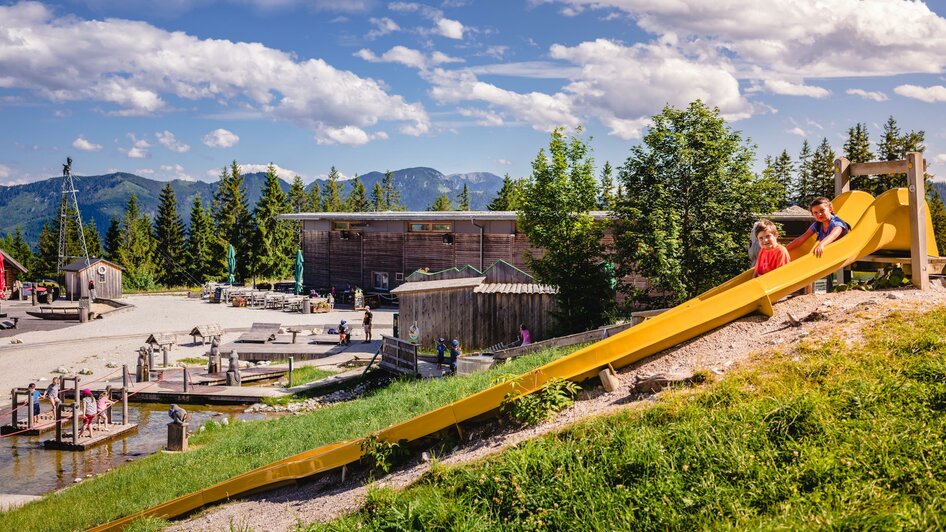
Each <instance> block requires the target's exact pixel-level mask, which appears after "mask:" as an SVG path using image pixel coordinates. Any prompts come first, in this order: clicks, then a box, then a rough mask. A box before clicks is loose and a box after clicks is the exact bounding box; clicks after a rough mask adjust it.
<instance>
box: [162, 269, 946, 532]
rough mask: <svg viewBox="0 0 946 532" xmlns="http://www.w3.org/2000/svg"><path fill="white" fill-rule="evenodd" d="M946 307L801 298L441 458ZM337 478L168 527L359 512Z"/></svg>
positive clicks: (492, 447)
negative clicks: (658, 382)
mask: <svg viewBox="0 0 946 532" xmlns="http://www.w3.org/2000/svg"><path fill="white" fill-rule="evenodd" d="M943 305H946V289H943V288H942V286H941V285H938V284H937V285H936V288H935V289H934V290H932V291H929V292H926V293H923V292H919V291H916V290H912V289H901V290H891V291H877V292H860V291H855V292H843V293H838V294H820V295H810V296H799V297H794V298H790V299H787V300H784V301H782V302H780V303H778V304H776V305H775V315H774V316H773V317H772V318H768V319H767V318H764V317H762V316H758V315H753V316H749V317H746V318H743V319H740V320H737V321H735V322H733V323H731V324H729V325H727V326H726V327H722V328H720V329H717V330H715V331H713V332H711V333H708V334H705V335H703V336H701V337H699V338H697V339H695V340H692V341H690V342H686V343H684V344H682V345H680V346H677V347H676V348H674V349H670V350H667V351H664V352H662V353H659V354H657V355H655V356H653V357H650V358H648V359H646V360H644V361H642V362H639V363H637V364H634V365H633V366H631V367H628V368H625V369H624V370H623V371H622V372H621V374H620V375H619V377H620V382H621V386H620V387H619V388H618V389H617V390H615V391H613V392H611V393H604V391H603V390H602V389H601V388H600V387H599V388H596V389H594V390H591V391H589V392H585V393H584V396H583V397H582V400H580V401H579V402H578V403H576V405H575V406H574V407H572V408H570V409H569V410H567V411H564V412H562V413H560V414H559V415H558V416H557V417H556V418H555V419H554V420H552V421H550V422H548V423H544V424H542V425H539V426H535V427H530V428H527V429H525V430H520V431H515V432H508V433H504V434H499V435H492V436H488V437H485V438H478V437H477V435H472V436H473V438H472V439H475V440H476V441H471V442H468V443H466V444H464V445H463V446H461V447H460V448H458V449H456V450H454V451H453V452H452V453H451V454H449V455H447V456H444V457H439V462H440V463H441V464H444V465H459V464H464V463H468V462H470V461H473V460H477V459H480V458H483V457H486V456H489V455H491V454H496V453H499V452H501V451H502V450H504V449H506V448H508V447H510V446H513V445H516V444H517V443H520V442H522V441H524V440H528V439H531V438H535V437H537V436H540V435H542V434H546V433H549V432H552V431H555V430H559V429H561V428H562V427H565V426H566V425H568V424H571V423H574V422H576V421H579V420H581V419H584V418H587V417H591V416H599V415H606V414H610V413H614V412H617V411H618V410H621V409H626V408H641V407H645V406H646V405H647V404H648V401H631V400H630V394H631V388H632V386H633V384H634V382H635V380H636V377H637V376H639V375H651V374H655V373H674V372H688V371H694V370H700V369H710V370H713V371H715V372H717V373H726V372H729V371H732V370H733V369H735V368H737V367H738V366H739V365H740V364H747V363H749V361H750V358H751V357H752V356H753V355H754V354H759V353H760V352H761V351H765V350H766V349H769V348H772V347H777V346H780V347H781V348H782V349H792V348H793V346H794V345H797V343H798V342H799V340H802V339H804V338H810V339H812V340H817V339H821V338H827V337H830V336H832V335H836V334H840V335H841V337H842V338H844V339H845V340H846V341H848V342H849V343H854V342H857V341H859V339H860V338H861V332H862V330H863V329H864V327H866V326H869V325H870V324H871V323H873V322H874V321H875V320H877V319H879V318H882V317H884V316H887V315H888V314H890V313H891V312H895V311H897V310H925V309H931V308H933V307H936V306H943ZM815 311H818V312H821V313H822V314H823V315H824V318H825V319H823V320H820V321H811V322H806V323H803V324H802V325H801V326H800V327H787V326H785V325H784V323H785V322H786V321H787V320H788V319H789V313H791V314H792V315H793V316H794V317H797V318H802V317H804V316H807V315H809V314H811V313H812V312H815ZM428 467H429V466H428V464H427V463H424V462H421V461H419V460H416V461H415V462H413V463H412V464H410V465H409V466H408V467H406V468H404V469H402V470H399V471H397V472H395V473H393V474H391V475H388V476H387V477H385V478H383V479H381V480H380V481H379V484H381V485H385V486H391V487H394V488H403V487H406V486H409V485H410V484H411V483H412V482H414V481H415V480H417V479H418V478H419V477H420V475H421V474H423V473H424V472H425V471H427V469H428ZM339 480H340V479H339V478H337V477H334V476H333V478H330V479H322V480H319V481H316V482H312V483H308V484H303V485H301V486H298V487H289V488H283V489H279V490H274V491H272V492H268V493H265V494H261V495H257V496H254V497H251V498H248V499H245V500H241V501H236V502H232V503H229V504H226V505H222V506H217V507H214V508H211V509H209V510H206V511H205V512H203V513H202V514H199V515H197V516H195V517H193V518H191V519H190V520H188V521H184V522H180V523H176V524H175V525H174V526H173V527H171V530H175V531H183V530H188V531H189V530H230V529H234V528H236V529H240V530H292V529H294V528H295V527H296V526H297V525H298V524H300V523H306V522H312V521H328V520H331V519H333V518H335V517H338V516H341V515H345V514H347V513H349V512H352V511H355V510H357V509H358V507H359V506H360V504H361V502H362V501H363V498H364V495H365V492H366V489H367V488H366V486H365V484H364V479H363V478H353V479H350V480H348V481H347V482H346V483H340V482H339Z"/></svg>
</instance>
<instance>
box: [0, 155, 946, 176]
mask: <svg viewBox="0 0 946 532" xmlns="http://www.w3.org/2000/svg"><path fill="white" fill-rule="evenodd" d="M933 164H935V165H942V164H946V153H937V154H936V156H935V157H933ZM0 177H2V176H0Z"/></svg>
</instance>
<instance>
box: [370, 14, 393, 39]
mask: <svg viewBox="0 0 946 532" xmlns="http://www.w3.org/2000/svg"><path fill="white" fill-rule="evenodd" d="M368 21H369V22H371V25H372V26H374V29H373V30H371V31H369V32H368V33H367V37H368V38H369V39H376V38H378V37H381V36H384V35H387V34H389V33H393V32H395V31H398V30H400V29H401V27H400V26H398V25H397V22H394V21H393V20H391V19H389V18H388V17H382V18H374V17H372V18H370V19H368Z"/></svg>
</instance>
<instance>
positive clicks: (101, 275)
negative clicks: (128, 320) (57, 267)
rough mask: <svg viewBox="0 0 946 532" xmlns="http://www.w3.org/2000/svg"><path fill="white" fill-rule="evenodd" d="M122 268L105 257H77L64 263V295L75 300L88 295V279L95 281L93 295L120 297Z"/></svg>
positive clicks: (105, 297) (110, 297)
mask: <svg viewBox="0 0 946 532" xmlns="http://www.w3.org/2000/svg"><path fill="white" fill-rule="evenodd" d="M124 270H125V268H122V267H121V266H119V265H118V264H115V263H114V262H111V261H107V260H105V259H89V261H88V263H86V261H85V259H79V260H77V261H74V262H70V263H69V264H66V265H65V266H64V267H63V268H62V271H63V273H65V275H66V286H65V287H64V288H65V290H66V295H67V297H68V298H69V299H72V300H77V299H80V298H83V297H88V295H89V280H90V279H91V280H92V281H94V283H95V297H97V298H104V299H115V298H118V297H122V272H123V271H124Z"/></svg>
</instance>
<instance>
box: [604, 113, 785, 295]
mask: <svg viewBox="0 0 946 532" xmlns="http://www.w3.org/2000/svg"><path fill="white" fill-rule="evenodd" d="M652 122H653V124H652V125H651V127H650V128H649V130H648V132H647V134H646V136H645V137H644V139H643V142H642V143H641V144H640V145H638V146H634V147H632V148H631V153H630V156H629V157H628V158H627V160H626V162H625V163H624V165H623V166H622V167H621V168H620V170H619V173H618V179H619V181H620V182H621V183H622V184H623V186H624V191H625V193H624V197H623V199H622V200H621V201H620V202H619V203H618V205H617V208H616V209H615V215H616V220H615V230H614V231H615V247H616V249H617V252H618V256H619V258H620V261H619V263H620V264H621V269H620V270H619V271H620V273H632V272H633V273H636V274H638V275H642V276H643V277H645V278H646V279H647V280H648V281H649V283H650V288H648V289H643V290H642V289H637V288H633V287H627V288H626V291H627V293H628V295H629V297H630V298H631V300H632V301H633V302H634V303H636V304H638V305H644V306H662V305H671V304H676V303H679V302H681V301H683V300H685V299H687V298H690V297H692V296H694V295H696V294H698V293H700V292H703V291H705V290H707V289H709V288H711V287H713V286H716V285H718V284H720V283H722V282H723V281H725V280H726V279H728V278H730V277H732V276H733V275H735V274H737V273H739V272H741V271H743V270H745V268H746V266H747V258H746V244H747V242H748V239H749V230H750V229H751V228H752V224H753V223H754V222H755V220H756V217H757V216H758V215H759V214H760V213H768V212H771V211H772V210H774V208H775V201H776V198H778V197H779V195H780V194H781V192H780V189H781V186H780V185H779V184H778V183H777V182H776V181H775V180H774V179H770V178H766V177H765V176H762V177H757V176H756V175H754V174H753V172H752V171H751V168H750V166H751V163H752V160H753V157H754V147H753V146H751V145H750V144H749V143H748V142H747V141H745V140H744V139H743V138H742V136H741V135H740V133H739V132H737V131H734V130H732V128H730V127H729V126H728V125H727V124H726V122H725V121H724V120H723V118H722V117H721V116H720V112H719V109H718V108H712V109H711V108H709V107H707V106H706V105H704V104H703V103H702V102H701V101H699V100H697V101H695V102H693V103H691V104H690V105H689V106H688V107H687V108H686V109H678V108H675V107H671V106H667V107H665V108H664V109H663V111H662V112H661V113H660V114H659V115H657V116H655V117H654V118H653V120H652Z"/></svg>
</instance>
